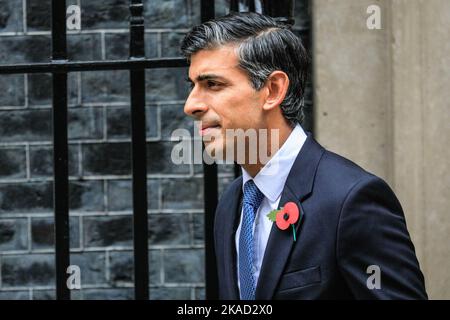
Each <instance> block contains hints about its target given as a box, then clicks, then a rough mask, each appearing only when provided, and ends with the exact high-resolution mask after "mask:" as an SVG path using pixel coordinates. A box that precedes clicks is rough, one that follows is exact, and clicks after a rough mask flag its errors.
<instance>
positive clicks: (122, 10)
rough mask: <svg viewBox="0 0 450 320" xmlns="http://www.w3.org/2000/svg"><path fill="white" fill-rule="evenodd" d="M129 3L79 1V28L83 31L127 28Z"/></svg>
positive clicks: (125, 0)
mask: <svg viewBox="0 0 450 320" xmlns="http://www.w3.org/2000/svg"><path fill="white" fill-rule="evenodd" d="M128 6H129V1H127V0H102V1H90V0H81V27H82V28H83V29H108V28H113V29H120V28H124V29H125V28H128V23H129V22H128V20H129V15H130V13H129V7H128Z"/></svg>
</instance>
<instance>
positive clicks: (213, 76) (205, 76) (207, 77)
mask: <svg viewBox="0 0 450 320" xmlns="http://www.w3.org/2000/svg"><path fill="white" fill-rule="evenodd" d="M216 79H222V80H226V79H225V78H224V77H222V76H219V75H217V74H212V73H210V74H200V75H198V76H197V78H196V80H197V81H198V82H200V81H204V80H216ZM186 81H188V82H191V83H193V81H192V80H191V78H189V76H188V77H187V78H186Z"/></svg>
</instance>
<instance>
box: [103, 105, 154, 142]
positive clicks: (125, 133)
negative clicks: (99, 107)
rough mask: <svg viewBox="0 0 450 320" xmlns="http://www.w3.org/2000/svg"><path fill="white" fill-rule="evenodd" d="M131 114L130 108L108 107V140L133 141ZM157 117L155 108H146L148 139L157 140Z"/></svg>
mask: <svg viewBox="0 0 450 320" xmlns="http://www.w3.org/2000/svg"><path fill="white" fill-rule="evenodd" d="M130 112H131V110H130V107H108V108H107V109H106V115H107V116H106V119H107V136H108V139H111V138H115V139H124V138H129V139H131V115H130ZM157 117H158V113H157V109H156V108H155V107H146V108H145V118H146V136H147V138H156V137H157V136H158V125H157V123H158V122H157V121H158V118H157Z"/></svg>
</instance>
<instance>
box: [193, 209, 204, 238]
mask: <svg viewBox="0 0 450 320" xmlns="http://www.w3.org/2000/svg"><path fill="white" fill-rule="evenodd" d="M193 218H194V221H193V237H194V238H193V243H194V244H204V243H205V216H204V214H203V213H194V215H193Z"/></svg>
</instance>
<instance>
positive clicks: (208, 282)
mask: <svg viewBox="0 0 450 320" xmlns="http://www.w3.org/2000/svg"><path fill="white" fill-rule="evenodd" d="M260 3H261V4H262V13H263V14H268V15H270V16H273V17H276V18H277V19H280V20H281V21H283V22H285V23H289V24H293V9H294V5H293V0H277V1H276V2H275V1H272V0H263V1H261V2H260ZM244 4H245V5H246V6H247V8H248V10H249V11H255V1H244ZM129 8H130V25H129V32H130V47H129V59H127V60H102V61H68V59H67V39H66V37H67V31H66V1H65V0H52V10H51V18H52V30H51V32H52V59H51V62H48V63H29V64H11V65H0V74H21V73H51V74H52V78H53V83H52V86H53V97H52V110H53V119H52V121H53V148H54V152H53V157H54V159H53V160H54V162H53V165H54V170H53V172H54V173H53V174H54V177H53V178H54V184H53V199H54V200H53V201H54V217H55V227H54V228H55V264H56V298H57V299H66V300H67V299H70V296H71V294H70V290H69V288H68V287H67V284H66V281H67V273H66V271H67V268H68V267H69V265H70V248H69V174H68V133H67V129H68V121H67V113H68V109H67V107H68V105H67V74H68V73H69V72H79V71H97V70H129V72H130V102H131V146H132V153H131V157H132V180H133V184H132V187H133V239H134V283H135V298H136V299H140V300H146V299H149V275H148V270H149V269H148V266H149V263H148V223H147V221H148V220H147V207H148V204H147V167H146V162H147V161H146V154H145V152H146V151H145V150H146V128H145V69H153V68H178V67H187V66H188V64H187V61H186V60H185V59H184V58H165V59H164V58H160V59H146V58H145V52H144V48H145V46H144V16H143V9H144V6H143V1H142V0H130V5H129ZM199 9H200V12H201V20H202V21H207V20H210V19H212V18H214V15H215V14H214V12H215V9H214V0H202V1H201V5H200V8H199ZM230 11H234V12H236V11H239V1H237V0H230ZM142 152H143V153H142ZM203 172H204V210H205V216H204V219H205V286H206V299H217V298H218V296H217V294H218V281H217V274H216V272H215V270H216V259H215V253H214V245H213V244H214V241H213V224H214V214H215V209H216V206H217V201H218V180H217V166H216V165H215V164H212V165H207V164H205V163H204V164H203ZM238 174H239V170H235V175H238Z"/></svg>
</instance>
